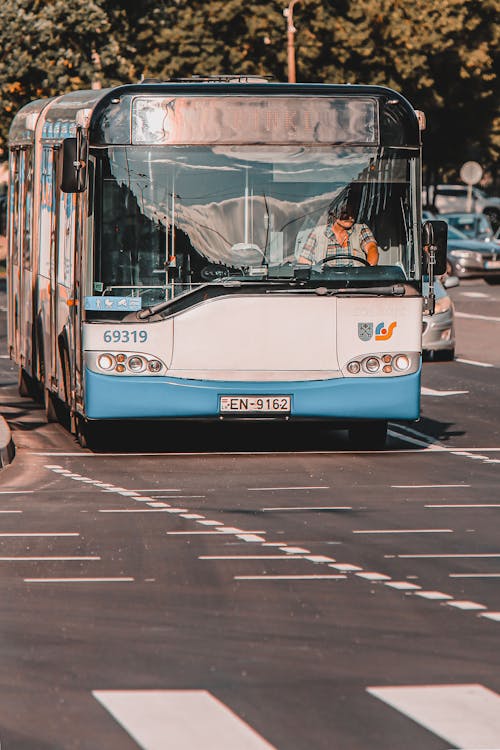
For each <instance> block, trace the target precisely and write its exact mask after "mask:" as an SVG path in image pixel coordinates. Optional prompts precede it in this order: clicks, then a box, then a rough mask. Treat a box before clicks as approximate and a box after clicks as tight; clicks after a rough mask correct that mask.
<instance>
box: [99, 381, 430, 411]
mask: <svg viewBox="0 0 500 750" xmlns="http://www.w3.org/2000/svg"><path fill="white" fill-rule="evenodd" d="M85 379H86V388H85V410H86V416H87V417H89V418H90V419H129V418H130V419H154V418H160V419H162V418H163V419H170V418H172V419H177V418H182V417H186V418H196V417H198V418H201V419H206V418H217V417H218V414H219V397H220V396H228V395H254V396H257V395H261V394H265V395H274V394H276V395H282V396H287V395H291V397H292V411H291V416H292V417H297V418H304V419H306V418H312V419H322V418H326V419H334V418H340V419H342V418H351V419H417V418H418V416H419V412H420V370H419V371H418V372H416V373H413V374H412V375H402V376H399V377H394V378H377V377H373V378H371V377H370V378H336V379H333V380H314V381H300V382H297V381H294V382H289V381H287V382H280V383H276V382H273V383H262V382H259V383H253V382H236V383H233V382H227V381H222V382H219V381H210V382H208V381H201V380H184V379H178V378H169V377H167V376H166V377H144V376H142V377H138V376H120V375H116V376H114V375H100V374H99V373H95V372H92V371H90V370H88V369H87V370H86V371H85Z"/></svg>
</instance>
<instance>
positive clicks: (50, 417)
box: [43, 388, 59, 422]
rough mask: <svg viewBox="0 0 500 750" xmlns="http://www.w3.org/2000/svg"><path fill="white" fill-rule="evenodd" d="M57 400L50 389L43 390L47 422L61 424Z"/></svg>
mask: <svg viewBox="0 0 500 750" xmlns="http://www.w3.org/2000/svg"><path fill="white" fill-rule="evenodd" d="M55 399H56V397H55V396H54V394H53V393H52V392H51V391H49V389H48V388H44V389H43V403H44V406H45V418H46V419H47V422H59V417H58V414H57V409H56V404H55Z"/></svg>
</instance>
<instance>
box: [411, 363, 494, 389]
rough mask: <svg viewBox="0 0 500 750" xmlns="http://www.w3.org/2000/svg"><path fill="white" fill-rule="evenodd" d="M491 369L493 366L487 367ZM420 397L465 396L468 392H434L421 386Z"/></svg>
mask: <svg viewBox="0 0 500 750" xmlns="http://www.w3.org/2000/svg"><path fill="white" fill-rule="evenodd" d="M489 366H490V367H493V365H489ZM420 392H421V394H422V396H465V394H466V393H469V391H436V390H435V389H434V388H426V387H425V386H422V388H421V390H420Z"/></svg>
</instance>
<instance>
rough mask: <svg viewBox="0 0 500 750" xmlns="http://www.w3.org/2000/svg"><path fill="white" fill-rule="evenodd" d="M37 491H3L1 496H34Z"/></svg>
mask: <svg viewBox="0 0 500 750" xmlns="http://www.w3.org/2000/svg"><path fill="white" fill-rule="evenodd" d="M34 491H35V490H2V491H1V492H0V495H32V494H33V493H34Z"/></svg>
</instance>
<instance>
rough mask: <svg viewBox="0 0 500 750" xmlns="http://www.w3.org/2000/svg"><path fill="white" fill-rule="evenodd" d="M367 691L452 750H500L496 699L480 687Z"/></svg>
mask: <svg viewBox="0 0 500 750" xmlns="http://www.w3.org/2000/svg"><path fill="white" fill-rule="evenodd" d="M367 691H368V693H370V695H373V696H374V697H375V698H378V699H379V700H381V701H383V702H384V703H387V704H388V705H389V706H391V707H392V708H394V709H396V711H399V712H400V713H402V714H404V715H405V716H408V717H409V718H410V719H412V720H413V721H415V722H417V724H420V725H421V726H423V727H424V728H425V729H427V730H428V731H430V732H432V733H433V734H435V735H437V736H438V737H441V738H442V739H443V740H445V741H446V742H447V743H448V744H449V745H452V746H453V747H456V748H469V749H472V748H474V750H495V748H499V747H500V696H499V695H498V694H497V693H494V692H493V691H492V690H488V688H485V687H484V686H483V685H418V686H417V685H400V686H397V687H385V686H384V687H378V686H376V687H369V688H367Z"/></svg>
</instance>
